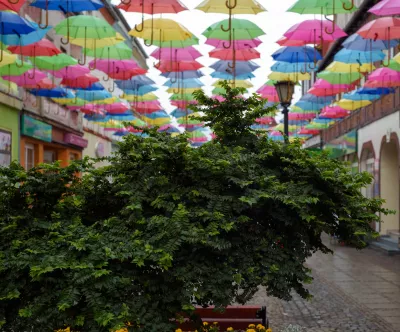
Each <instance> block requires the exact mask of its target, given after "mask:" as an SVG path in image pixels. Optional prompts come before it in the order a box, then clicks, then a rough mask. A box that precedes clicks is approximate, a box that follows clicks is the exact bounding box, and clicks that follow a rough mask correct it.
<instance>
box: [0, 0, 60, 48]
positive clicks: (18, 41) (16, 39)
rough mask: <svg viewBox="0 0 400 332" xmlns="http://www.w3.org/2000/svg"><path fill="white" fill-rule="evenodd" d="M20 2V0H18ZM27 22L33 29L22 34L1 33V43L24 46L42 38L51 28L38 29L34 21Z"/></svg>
mask: <svg viewBox="0 0 400 332" xmlns="http://www.w3.org/2000/svg"><path fill="white" fill-rule="evenodd" d="M19 1H20V2H22V0H19ZM29 24H30V25H31V26H32V27H33V28H34V29H35V31H33V32H31V33H27V34H23V35H17V34H13V35H1V36H0V38H1V39H2V40H3V43H4V44H6V45H18V46H25V45H29V44H33V43H36V42H38V41H39V40H42V39H43V37H44V36H45V35H46V34H47V32H48V31H49V30H50V29H52V27H51V26H49V27H47V28H46V29H43V30H41V29H39V25H38V24H37V23H35V22H29Z"/></svg>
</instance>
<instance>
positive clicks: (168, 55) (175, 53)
mask: <svg viewBox="0 0 400 332" xmlns="http://www.w3.org/2000/svg"><path fill="white" fill-rule="evenodd" d="M163 50H164V49H163V48H157V49H156V50H154V51H153V53H151V54H150V55H151V56H152V57H154V58H156V59H158V60H171V61H172V60H174V59H175V61H193V60H196V59H197V58H199V57H201V56H203V55H202V54H201V53H200V52H199V51H198V50H196V49H195V48H194V47H193V46H188V47H185V48H168V50H167V51H165V52H163Z"/></svg>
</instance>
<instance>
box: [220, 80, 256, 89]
mask: <svg viewBox="0 0 400 332" xmlns="http://www.w3.org/2000/svg"><path fill="white" fill-rule="evenodd" d="M221 82H223V80H218V81H216V82H215V83H214V84H213V86H216V87H219V84H220V83H221ZM228 84H229V85H232V86H233V85H235V87H236V88H246V89H249V88H252V87H254V85H253V84H252V83H251V82H249V81H246V80H237V81H235V83H233V82H230V81H228Z"/></svg>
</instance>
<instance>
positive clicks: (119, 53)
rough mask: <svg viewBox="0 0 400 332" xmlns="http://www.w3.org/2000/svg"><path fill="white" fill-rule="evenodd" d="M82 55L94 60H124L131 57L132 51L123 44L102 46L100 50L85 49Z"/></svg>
mask: <svg viewBox="0 0 400 332" xmlns="http://www.w3.org/2000/svg"><path fill="white" fill-rule="evenodd" d="M84 53H85V54H86V55H87V56H91V57H93V58H95V59H117V60H126V59H130V58H131V57H132V49H131V48H130V47H129V46H128V45H126V44H125V43H119V44H116V45H110V46H104V47H101V48H95V49H89V48H85V49H84Z"/></svg>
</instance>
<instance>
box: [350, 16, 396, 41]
mask: <svg viewBox="0 0 400 332" xmlns="http://www.w3.org/2000/svg"><path fill="white" fill-rule="evenodd" d="M357 33H358V34H359V35H360V36H361V37H364V38H369V39H373V40H378V39H379V40H392V39H399V38H400V18H398V17H381V18H378V19H376V20H373V21H371V22H368V23H367V24H365V25H364V26H363V27H361V29H359V30H358V31H357Z"/></svg>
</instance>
